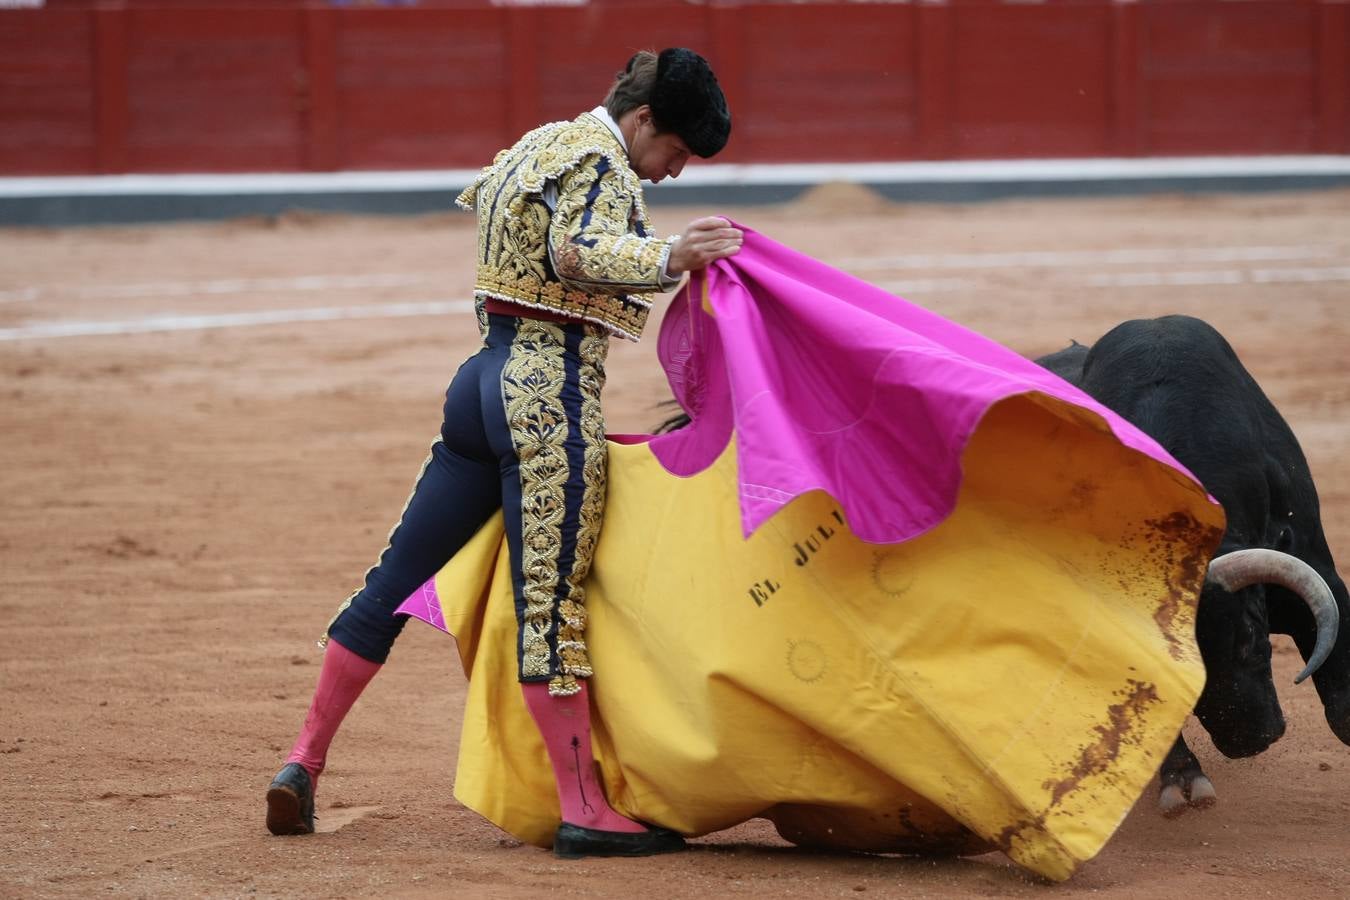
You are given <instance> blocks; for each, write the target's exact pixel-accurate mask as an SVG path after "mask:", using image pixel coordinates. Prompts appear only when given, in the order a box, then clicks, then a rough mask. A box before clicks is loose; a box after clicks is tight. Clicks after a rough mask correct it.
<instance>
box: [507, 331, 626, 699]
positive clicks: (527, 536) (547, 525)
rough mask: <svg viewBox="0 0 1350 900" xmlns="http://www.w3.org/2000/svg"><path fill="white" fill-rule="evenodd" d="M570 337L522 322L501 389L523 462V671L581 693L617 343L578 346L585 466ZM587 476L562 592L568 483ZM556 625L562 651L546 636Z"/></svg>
mask: <svg viewBox="0 0 1350 900" xmlns="http://www.w3.org/2000/svg"><path fill="white" fill-rule="evenodd" d="M564 341H565V335H564V332H563V330H562V328H561V327H559V326H558V325H555V324H552V323H548V322H541V321H538V320H531V319H521V320H519V323H518V325H517V329H516V337H515V339H514V340H513V341H512V343H511V351H510V354H509V356H508V359H507V362H506V365H505V366H504V367H503V369H502V394H503V401H504V404H505V408H506V420H507V424H508V427H509V428H510V430H511V441H512V444H513V445H514V447H515V449H516V454H517V456H518V458H519V461H520V486H521V529H520V537H521V559H520V565H521V569H522V572H523V574H524V596H523V598H522V599H523V601H524V607H525V609H524V616H523V622H522V623H521V631H520V648H521V675H522V676H523V677H526V678H537V677H541V676H551V679H550V681H549V692H550V693H551V694H555V695H566V694H574V693H576V692H577V691H578V690H580V685H579V684H578V683H577V678H578V677H581V678H585V677H588V676H589V675H591V672H592V670H591V663H590V657H589V654H588V653H587V651H586V643H585V632H586V607H585V595H586V594H585V585H584V582H585V579H586V576H587V574H589V572H590V568H591V559H592V557H593V556H594V554H595V545H596V541H597V539H598V537H599V534H600V523H601V519H602V513H603V507H604V501H605V462H606V456H605V428H604V419H603V417H602V415H601V412H600V392H601V389H602V388H603V387H604V383H605V369H604V361H605V356H606V354H607V352H608V349H609V339H608V337H607V336H606V335H604V334H603V333H600V332H598V331H597V332H596V333H592V334H587V335H585V336H583V337H582V339H581V343H580V353H579V356H580V364H579V366H578V379H579V388H580V393H581V397H582V401H581V411H580V413H581V414H580V417H579V421H578V423H577V427H579V428H580V430H581V436H582V437H583V439H584V441H585V449H584V451H583V454H582V471H581V472H580V473H576V472H573V471H572V470H571V468H570V466H569V462H568V458H567V447H566V443H567V439H568V437H569V434H570V428H571V426H570V425H569V422H568V418H567V411H566V409H565V408H564V406H563V400H562V391H563V386H564V383H565V380H566V368H565V367H566V358H565V357H566V350H565V345H564ZM578 474H579V475H580V476H581V478H582V500H581V507H580V509H579V510H578V529H577V535H576V542H575V548H576V549H575V553H574V558H573V565H572V570H571V572H570V573H569V574H568V576H567V578H566V581H565V583H564V587H565V591H564V594H563V598H562V600H561V602H558V601H557V599H556V598H557V597H558V587H559V583H558V579H559V572H558V554H559V551H560V550H561V548H562V544H563V532H562V523H563V519H564V516H565V515H566V512H567V496H566V490H567V484H568V481H569V479H570V478H572V477H576V476H577V475H578ZM555 628H556V632H555V634H556V638H555V648H556V649H554V650H550V647H549V640H548V636H549V633H550V632H551V631H553V630H554V629H555Z"/></svg>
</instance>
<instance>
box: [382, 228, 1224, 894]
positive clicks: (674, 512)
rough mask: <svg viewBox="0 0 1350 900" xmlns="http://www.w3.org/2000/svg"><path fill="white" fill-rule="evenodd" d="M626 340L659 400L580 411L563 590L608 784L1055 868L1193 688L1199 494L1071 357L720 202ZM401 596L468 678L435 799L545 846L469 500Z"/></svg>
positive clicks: (694, 817) (1064, 873) (1121, 801)
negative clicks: (829, 256)
mask: <svg viewBox="0 0 1350 900" xmlns="http://www.w3.org/2000/svg"><path fill="white" fill-rule="evenodd" d="M659 351H660V356H661V361H662V364H663V365H664V366H665V369H666V372H667V373H668V376H669V379H670V383H671V386H672V389H673V390H674V393H675V396H676V398H677V399H678V400H679V401H680V403H681V405H682V406H683V407H684V409H685V410H686V411H687V412H688V413H689V414H690V416H691V418H692V422H691V424H690V425H689V427H687V428H685V429H682V430H680V431H677V432H674V433H671V434H667V435H661V436H658V437H646V436H644V437H615V438H613V439H612V442H611V446H610V448H609V495H608V501H607V506H606V512H605V524H604V528H603V532H602V534H601V538H600V543H599V546H598V548H597V551H596V556H595V563H594V567H593V569H592V575H591V579H590V582H589V584H588V588H587V608H588V610H589V614H590V624H589V627H588V631H587V643H588V645H589V647H590V652H591V659H592V661H593V663H594V666H595V671H596V675H595V677H594V678H593V679H592V680H591V691H592V694H591V695H592V698H593V702H594V704H595V710H594V712H595V715H594V726H595V735H594V737H595V753H596V758H597V759H598V760H599V763H600V766H601V769H602V772H603V779H604V784H605V787H606V792H607V794H608V796H609V798H610V800H611V802H612V803H613V805H614V806H615V807H616V808H617V809H619V810H620V811H621V812H624V813H626V814H628V815H630V816H633V817H636V818H640V819H643V820H646V821H650V822H655V823H659V824H661V825H664V826H667V827H670V828H674V829H677V830H679V831H681V832H684V833H685V834H688V835H700V834H706V833H708V832H712V831H717V830H719V829H722V828H727V827H729V826H731V825H734V824H737V823H739V822H743V821H745V820H747V819H750V818H754V817H757V816H763V817H767V818H768V819H770V820H772V821H773V822H774V823H775V824H776V826H777V828H778V830H779V832H780V833H781V834H782V835H783V836H784V837H786V838H787V839H789V840H791V841H794V842H797V843H802V844H808V845H820V846H830V847H839V848H848V849H863V850H877V851H902V852H917V853H978V852H982V851H984V850H988V849H991V848H999V849H1001V850H1003V851H1004V852H1006V853H1007V854H1008V855H1009V856H1010V857H1011V858H1012V859H1013V860H1015V861H1016V862H1017V863H1018V864H1020V865H1022V866H1024V867H1026V868H1027V869H1030V870H1032V871H1035V872H1038V873H1040V874H1042V875H1045V876H1047V877H1050V878H1054V879H1063V878H1067V877H1068V876H1069V875H1070V874H1072V873H1073V871H1074V870H1075V868H1077V867H1078V866H1079V865H1080V864H1081V863H1082V862H1084V861H1085V860H1087V859H1090V858H1091V857H1092V856H1093V855H1095V854H1096V853H1097V852H1098V851H1099V850H1100V849H1101V847H1102V846H1103V845H1104V844H1105V842H1106V841H1107V839H1108V838H1109V837H1110V835H1111V834H1112V832H1113V831H1114V830H1115V829H1116V827H1117V825H1118V824H1119V823H1120V821H1121V820H1122V819H1123V817H1124V816H1125V814H1126V813H1127V812H1128V810H1129V809H1130V807H1131V805H1132V804H1133V803H1134V802H1135V800H1136V799H1137V798H1138V797H1139V796H1140V794H1141V792H1142V791H1143V789H1144V787H1145V786H1146V785H1147V784H1148V782H1149V780H1150V779H1151V778H1152V776H1153V774H1154V772H1155V770H1156V768H1157V766H1158V764H1159V762H1160V761H1161V759H1162V757H1163V755H1164V754H1165V753H1166V751H1167V749H1168V748H1169V747H1170V745H1171V744H1172V741H1173V740H1174V739H1175V738H1176V736H1177V733H1178V732H1179V731H1180V728H1181V725H1182V723H1183V721H1184V719H1185V717H1186V716H1187V714H1188V713H1189V712H1190V710H1191V708H1192V706H1193V705H1194V702H1195V700H1196V698H1197V697H1198V695H1199V692H1200V689H1201V687H1202V685H1203V681H1204V669H1203V666H1202V664H1201V660H1200V656H1199V653H1198V651H1197V649H1196V646H1195V643H1194V622H1195V604H1196V599H1197V596H1198V593H1199V590H1200V586H1201V583H1202V580H1203V577H1204V572H1205V566H1206V563H1207V560H1208V559H1209V556H1210V553H1211V552H1212V551H1213V549H1214V547H1215V546H1216V545H1217V542H1218V539H1219V537H1220V535H1221V534H1222V530H1223V513H1222V511H1221V510H1220V509H1219V508H1218V507H1217V506H1216V505H1215V504H1214V503H1213V502H1212V500H1210V499H1209V498H1208V497H1207V495H1206V493H1205V491H1204V489H1203V488H1202V487H1201V486H1200V485H1199V484H1198V483H1196V481H1195V479H1194V478H1193V477H1192V476H1190V475H1189V474H1188V473H1187V472H1186V471H1185V470H1184V469H1182V468H1181V466H1180V465H1178V464H1177V463H1176V461H1175V460H1173V459H1171V458H1170V457H1169V456H1168V455H1167V454H1166V453H1165V452H1164V451H1163V450H1162V449H1161V448H1160V447H1158V446H1157V444H1155V443H1154V442H1153V441H1152V440H1151V439H1150V438H1148V437H1147V436H1145V435H1144V434H1142V433H1141V432H1139V431H1138V430H1137V429H1135V428H1133V427H1132V426H1130V425H1129V424H1128V423H1126V422H1124V421H1123V420H1121V419H1120V418H1119V417H1117V416H1116V415H1114V414H1113V413H1111V412H1109V411H1108V410H1106V409H1104V408H1102V407H1101V406H1099V405H1098V404H1097V403H1095V402H1094V401H1092V400H1091V399H1090V398H1088V397H1087V396H1085V395H1083V394H1082V393H1080V392H1079V391H1077V390H1076V389H1074V388H1073V387H1072V386H1070V385H1068V384H1066V383H1065V382H1063V381H1061V380H1059V379H1057V378H1055V377H1054V376H1052V375H1050V374H1048V373H1047V372H1045V371H1043V370H1042V369H1040V368H1039V367H1037V366H1035V365H1034V364H1032V363H1030V362H1028V361H1027V360H1025V359H1023V358H1021V357H1019V356H1017V355H1016V354H1014V353H1012V352H1011V351H1009V350H1007V349H1005V348H1003V347H1001V346H999V345H997V344H995V343H993V342H991V341H989V340H987V339H985V338H982V337H980V336H979V335H977V334H974V333H973V332H971V331H969V330H966V329H964V328H961V327H960V326H958V325H955V324H953V323H951V322H949V321H946V320H944V319H942V318H941V317H939V316H936V315H934V314H932V313H930V312H927V311H926V310H923V309H921V308H919V307H916V306H912V305H910V304H907V303H905V302H904V301H902V300H899V299H897V298H896V297H893V296H891V295H889V294H886V293H884V292H882V291H880V290H877V289H876V288H873V287H871V286H870V285H868V284H866V283H864V282H861V281H858V280H856V279H854V278H852V277H850V276H848V275H845V274H843V273H841V272H838V271H835V270H833V269H830V268H829V267H827V266H824V265H822V264H820V263H818V262H815V261H814V260H811V259H809V258H807V257H805V256H802V255H800V254H797V253H795V252H793V251H791V250H788V249H787V248H784V247H782V246H780V245H778V244H775V243H773V242H772V241H770V240H768V239H767V238H765V237H763V236H761V235H758V234H755V233H754V232H752V231H748V230H747V233H746V241H745V245H744V247H743V249H742V251H741V252H740V254H738V255H737V256H735V257H733V258H731V259H728V260H723V261H720V262H718V263H716V264H714V265H713V266H712V267H710V268H709V270H708V272H707V273H706V277H704V278H701V279H698V280H695V281H694V282H692V283H691V285H690V287H688V288H686V289H685V290H684V291H683V292H682V293H681V295H680V296H679V297H678V298H677V299H676V301H675V302H674V304H673V305H672V307H671V309H670V310H669V312H668V313H667V315H666V317H665V320H664V322H663V323H662V328H661V334H660V337H659ZM402 611H403V612H405V613H408V614H411V615H414V616H416V617H418V618H421V619H424V620H425V621H428V622H430V623H431V624H433V625H435V626H436V627H438V628H441V629H443V630H445V631H447V632H449V633H450V634H452V635H454V636H455V638H456V639H457V641H458V645H459V651H460V656H461V659H462V661H463V665H464V671H465V674H466V675H467V676H468V679H469V693H468V700H467V705H466V710H465V720H464V725H463V737H462V741H461V745H460V751H459V761H458V771H457V774H456V781H455V796H456V797H457V798H458V799H459V800H460V801H461V802H463V803H464V804H465V805H466V806H468V807H470V808H472V809H475V810H477V811H478V812H480V813H481V814H483V815H484V816H486V817H487V818H488V819H490V820H491V821H493V822H495V823H496V824H497V825H499V826H500V827H501V828H503V829H505V830H506V831H508V832H510V833H511V834H514V835H516V836H517V837H519V838H521V839H522V840H525V841H529V842H532V843H536V844H540V845H543V846H547V845H548V844H549V842H550V841H551V839H552V835H553V831H554V828H555V827H556V825H557V822H558V816H559V812H558V805H557V799H556V795H555V793H554V786H553V780H552V774H551V770H550V767H549V764H548V760H547V757H546V755H545V752H544V747H543V744H542V742H541V740H540V738H539V736H538V734H537V732H536V731H535V728H534V725H533V723H532V721H531V719H530V717H529V713H528V712H527V710H526V708H525V705H524V702H523V699H522V697H521V693H520V689H519V687H518V686H517V683H516V657H515V632H516V623H515V617H514V612H513V606H512V599H511V579H510V561H509V558H508V554H507V551H506V546H505V543H504V541H503V540H502V526H501V522H500V519H498V520H495V521H493V522H490V523H489V524H488V525H486V526H484V528H483V529H482V531H481V532H480V533H479V534H478V535H477V536H476V537H475V538H474V539H473V541H472V542H471V543H470V545H469V546H468V547H466V548H465V549H464V550H463V551H462V552H461V553H460V554H459V555H458V556H456V557H455V559H453V560H452V561H451V562H450V563H449V564H448V565H447V566H446V567H445V568H444V569H443V570H442V571H441V572H440V573H439V574H438V575H437V576H436V578H435V579H434V589H431V588H429V589H427V590H424V591H420V592H418V593H417V594H416V595H414V596H413V597H411V598H409V600H408V601H407V602H406V603H405V604H404V606H403V608H402Z"/></svg>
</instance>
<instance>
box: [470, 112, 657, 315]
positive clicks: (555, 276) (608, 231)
mask: <svg viewBox="0 0 1350 900" xmlns="http://www.w3.org/2000/svg"><path fill="white" fill-rule="evenodd" d="M555 191H556V201H555V199H554V198H555ZM457 202H458V203H459V205H460V206H461V207H463V208H464V209H475V208H476V209H477V211H478V267H477V268H478V272H477V277H476V279H475V282H474V297H475V298H477V299H478V300H479V302H480V306H481V302H482V300H483V299H484V298H487V297H495V298H497V299H499V300H505V301H507V302H510V303H516V304H520V305H522V306H527V307H533V308H537V309H542V310H547V311H549V312H552V313H558V314H561V315H563V316H567V317H568V318H574V319H578V320H585V321H589V322H595V323H597V324H599V325H601V326H603V327H605V328H607V329H608V330H609V331H611V332H612V333H614V334H617V335H619V336H621V337H625V338H628V339H629V340H634V341H635V340H637V339H638V336H639V335H640V334H641V333H642V327H643V326H644V325H645V324H646V322H647V314H648V313H649V312H650V310H651V301H650V300H649V299H647V298H646V297H644V296H642V295H643V294H651V293H654V292H657V291H663V290H669V289H671V288H673V287H674V286H675V285H676V284H678V279H674V280H672V279H668V278H667V277H666V275H665V269H666V260H667V259H668V258H669V256H670V248H671V245H672V244H673V243H674V240H675V239H674V238H667V239H661V238H656V237H652V236H650V235H651V231H652V225H651V221H650V219H648V217H647V209H646V207H645V206H644V204H643V202H642V184H641V181H640V180H639V179H638V176H637V173H636V172H634V171H633V170H632V169H630V168H629V167H628V154H627V151H626V150H625V149H624V146H623V144H622V143H621V142H620V141H619V139H618V138H617V137H616V136H615V135H614V133H613V132H612V131H610V129H609V127H608V126H607V125H606V124H605V123H604V122H602V121H601V120H600V119H598V118H597V117H595V116H593V115H591V114H590V113H583V114H582V115H580V116H578V117H577V118H576V119H574V120H572V121H570V122H553V123H551V124H549V125H544V126H541V127H539V128H536V129H535V130H534V131H531V132H530V133H529V134H527V135H525V136H524V137H522V138H521V139H520V140H519V141H517V142H516V144H515V146H513V147H510V148H509V149H506V150H503V151H502V152H501V153H498V154H497V157H496V159H494V160H493V162H492V165H490V166H488V167H486V168H485V169H483V171H482V172H481V173H479V175H478V177H477V178H476V179H475V180H474V182H473V184H471V185H469V187H468V188H467V189H465V191H464V193H462V194H460V195H459V199H458V201H457Z"/></svg>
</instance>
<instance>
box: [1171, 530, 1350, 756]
mask: <svg viewBox="0 0 1350 900" xmlns="http://www.w3.org/2000/svg"><path fill="white" fill-rule="evenodd" d="M1268 585H1269V586H1271V589H1272V591H1273V590H1275V589H1282V590H1285V591H1288V592H1290V593H1291V594H1292V595H1293V596H1296V597H1299V598H1300V599H1301V600H1302V601H1303V603H1304V604H1306V606H1307V609H1308V610H1309V611H1310V612H1311V615H1312V620H1313V622H1314V623H1315V626H1316V627H1315V632H1314V634H1315V638H1314V642H1313V646H1312V648H1311V650H1309V649H1306V648H1305V649H1304V652H1305V653H1306V654H1307V665H1306V666H1305V667H1304V669H1303V671H1302V672H1301V673H1300V674H1299V676H1298V677H1297V678H1295V679H1294V682H1295V683H1296V684H1297V683H1298V682H1301V681H1303V680H1304V679H1305V678H1307V677H1308V676H1310V675H1312V674H1313V673H1314V672H1316V671H1317V670H1318V669H1319V668H1321V666H1322V664H1323V663H1325V662H1326V661H1327V659H1328V657H1330V655H1331V652H1332V648H1333V647H1334V646H1335V644H1336V639H1337V634H1338V629H1339V625H1340V615H1339V610H1338V609H1337V605H1336V598H1335V597H1334V596H1333V594H1332V591H1331V589H1330V588H1329V587H1328V586H1327V583H1326V581H1325V580H1324V579H1323V578H1322V576H1320V575H1319V574H1317V572H1316V570H1314V569H1313V568H1312V567H1311V566H1309V565H1308V564H1307V563H1305V562H1303V561H1302V560H1300V559H1298V558H1297V557H1295V556H1291V555H1289V554H1287V553H1281V552H1278V551H1275V550H1265V549H1248V550H1239V551H1236V552H1233V553H1227V554H1224V555H1223V556H1220V557H1218V558H1217V559H1215V560H1214V561H1213V562H1212V563H1211V564H1210V568H1209V574H1208V577H1207V578H1206V580H1205V589H1204V594H1203V596H1202V598H1201V602H1200V610H1199V614H1198V617H1197V620H1196V637H1197V641H1198V642H1199V644H1200V647H1201V650H1202V653H1203V655H1204V660H1205V671H1206V675H1207V680H1206V684H1205V690H1204V692H1203V693H1202V694H1201V696H1200V702H1199V703H1198V704H1197V705H1196V709H1195V712H1196V715H1197V716H1198V717H1199V718H1200V721H1201V723H1202V724H1204V726H1205V730H1206V731H1208V732H1209V735H1210V738H1211V739H1212V740H1213V741H1214V746H1215V747H1217V748H1218V749H1219V751H1220V752H1221V753H1223V754H1224V755H1225V756H1230V757H1237V756H1252V755H1255V754H1257V753H1260V752H1262V751H1263V750H1265V749H1266V748H1267V747H1269V746H1270V745H1271V744H1272V743H1274V742H1275V741H1276V740H1278V739H1279V738H1280V736H1281V735H1283V734H1284V716H1283V714H1282V713H1281V711H1280V702H1279V698H1278V697H1277V696H1276V693H1275V683H1274V680H1273V679H1272V677H1271V669H1270V631H1271V628H1270V622H1269V618H1268V609H1269V607H1268V602H1267V601H1268V598H1267V586H1268ZM1328 712H1329V713H1330V711H1328ZM1328 717H1329V718H1330V715H1329V716H1328ZM1334 727H1335V725H1334V724H1333V728H1334ZM1338 736H1339V732H1338ZM1342 740H1344V737H1342Z"/></svg>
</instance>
